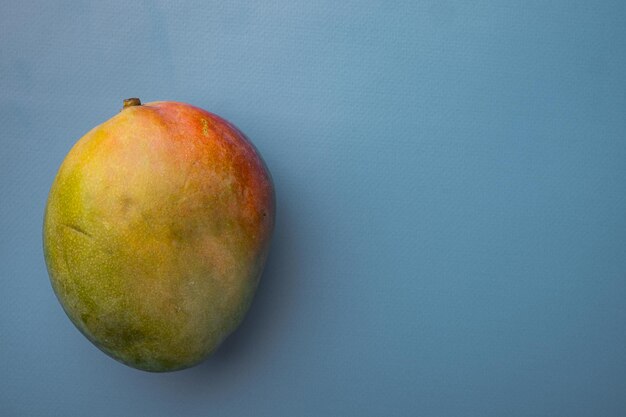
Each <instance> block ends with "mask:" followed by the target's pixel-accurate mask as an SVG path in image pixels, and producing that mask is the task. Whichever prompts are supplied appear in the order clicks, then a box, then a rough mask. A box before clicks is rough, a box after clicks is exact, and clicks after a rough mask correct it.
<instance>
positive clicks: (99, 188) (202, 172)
mask: <svg viewBox="0 0 626 417" xmlns="http://www.w3.org/2000/svg"><path fill="white" fill-rule="evenodd" d="M274 216H275V197H274V187H273V184H272V180H271V177H270V174H269V172H268V170H267V167H266V166H265V164H264V162H263V160H262V159H261V157H260V155H259V154H258V152H257V151H256V149H255V148H254V147H253V145H252V144H251V143H250V142H249V141H248V140H247V138H246V137H245V136H244V135H243V134H242V133H241V132H240V131H239V130H237V128H235V127H234V126H233V125H231V124H230V123H228V122H227V121H225V120H224V119H222V118H220V117H218V116H216V115H214V114H211V113H209V112H206V111H204V110H202V109H199V108H197V107H194V106H191V105H188V104H184V103H177V102H165V101H162V102H153V103H147V104H145V105H141V106H131V107H127V108H124V109H123V110H122V111H121V112H120V113H118V114H117V115H116V116H114V117H113V118H111V119H110V120H108V121H107V122H105V123H103V124H101V125H100V126H97V127H96V128H94V129H92V130H91V131H90V132H88V133H87V134H86V135H85V136H84V137H83V138H81V139H80V140H79V141H78V142H77V143H76V144H75V146H74V147H73V148H72V150H71V151H70V152H69V154H68V155H67V157H66V159H65V160H64V162H63V164H62V165H61V167H60V169H59V172H58V174H57V176H56V178H55V180H54V183H53V185H52V187H51V190H50V194H49V197H48V202H47V205H46V210H45V216H44V227H43V244H44V255H45V260H46V265H47V268H48V273H49V276H50V281H51V283H52V288H53V289H54V292H55V294H56V296H57V298H58V300H59V301H60V303H61V305H62V307H63V309H64V310H65V312H66V313H67V315H68V317H69V318H70V319H71V321H72V322H73V323H74V324H75V325H76V327H77V328H78V329H79V330H80V331H81V332H82V333H83V334H84V335H85V336H86V337H87V338H88V339H89V340H90V341H91V342H92V343H94V344H95V345H96V346H97V347H98V348H99V349H101V350H102V351H103V352H105V353H106V354H108V355H110V356H111V357H113V358H114V359H116V360H118V361H120V362H122V363H124V364H126V365H129V366H131V367H134V368H137V369H142V370H146V371H154V372H164V371H173V370H178V369H183V368H187V367H190V366H193V365H195V364H197V363H199V362H201V361H202V360H203V359H205V358H206V357H207V356H208V355H210V354H211V353H212V352H214V351H215V349H216V348H217V347H218V346H219V344H220V343H221V342H222V341H223V340H224V339H225V338H226V337H227V336H228V335H229V334H230V333H231V332H232V331H233V330H234V329H235V328H236V327H237V326H238V325H239V323H240V322H241V320H242V319H243V317H244V315H245V313H246V311H247V310H248V307H249V305H250V303H251V300H252V298H253V295H254V292H255V290H256V288H257V284H258V282H259V278H260V275H261V272H262V270H263V265H264V263H265V260H266V257H267V254H268V250H269V245H270V240H271V235H272V232H273V228H274V219H275V217H274Z"/></svg>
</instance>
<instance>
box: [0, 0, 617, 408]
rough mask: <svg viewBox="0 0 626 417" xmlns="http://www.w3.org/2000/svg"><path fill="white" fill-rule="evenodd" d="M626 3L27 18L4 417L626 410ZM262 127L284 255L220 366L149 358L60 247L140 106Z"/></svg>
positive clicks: (9, 105) (133, 6) (10, 123)
mask: <svg viewBox="0 0 626 417" xmlns="http://www.w3.org/2000/svg"><path fill="white" fill-rule="evenodd" d="M625 19H626V3H625V2H623V1H596V2H591V1H552V2H545V1H517V2H513V1H472V2H469V1H452V0H445V1H406V2H400V1H369V2H355V1H342V2H336V1H277V2H254V3H252V2H239V1H229V2H207V1H179V2H168V1H159V2H148V1H140V2H126V1H102V2H88V1H69V0H65V1H61V0H54V1H46V2H33V1H25V0H9V1H3V2H2V4H1V5H0V91H1V93H0V135H1V136H0V138H1V143H0V145H1V146H0V187H1V188H0V196H2V197H1V198H0V204H1V205H0V239H1V240H0V250H1V262H0V415H3V416H7V417H8V416H87V415H89V416H141V415H149V416H173V415H181V416H182V415H190V416H252V415H254V416H326V415H328V416H383V415H384V416H409V415H422V416H464V417H465V416H568V417H574V416H592V415H593V416H623V415H626V395H625V394H624V393H625V392H626V302H625V300H626V198H625V197H626V194H625V192H626V118H625V115H626V25H625V23H624V22H625ZM132 96H138V97H141V98H142V100H144V101H153V100H178V101H184V102H189V103H191V104H195V105H198V106H200V107H203V108H205V109H207V110H210V111H213V112H215V113H218V114H220V115H222V116H224V117H226V118H227V119H229V120H231V121H232V122H233V123H235V124H236V125H237V126H239V127H240V128H241V129H242V130H243V131H244V132H246V133H247V135H248V136H249V137H250V138H251V139H252V141H253V142H254V143H255V144H256V146H257V147H258V148H259V150H260V151H261V153H262V155H263V156H264V158H265V160H266V162H267V164H268V166H269V167H270V170H271V172H272V174H273V176H274V180H275V185H276V189H277V195H278V218H277V227H276V234H275V240H274V243H273V247H272V253H271V256H270V258H269V261H268V265H267V268H266V271H265V274H264V276H263V280H262V283H261V286H260V288H259V291H258V293H257V297H256V299H255V302H254V304H253V306H252V309H251V311H250V313H249V315H248V317H247V319H246V320H245V322H244V324H243V325H242V327H241V328H240V329H239V330H238V331H237V332H236V333H235V334H234V335H233V336H232V337H231V338H230V339H228V341H227V342H226V343H225V344H224V345H223V346H222V348H221V349H220V350H219V352H218V353H217V354H216V355H215V356H214V357H212V358H211V359H209V360H208V361H206V362H204V363H203V364H202V365H200V366H198V367H196V368H193V369H189V370H186V371H182V372H177V373H172V374H149V373H144V372H140V371H136V370H133V369H130V368H127V367H125V366H123V365H121V364H119V363H117V362H115V361H113V360H112V359H110V358H108V357H107V356H105V355H104V354H102V353H101V352H100V351H98V350H97V349H96V348H95V347H93V346H92V345H91V344H90V343H89V342H87V340H86V339H84V338H83V336H82V335H80V333H79V332H78V331H77V330H76V329H75V328H74V327H73V325H72V324H71V323H70V321H69V320H68V319H67V318H66V317H65V315H64V313H63V311H62V310H61V307H60V306H59V304H58V303H57V301H56V299H55V297H54V295H53V292H52V289H51V287H50V284H49V281H48V277H47V273H46V270H45V265H44V261H43V255H42V248H41V246H42V245H41V227H42V216H43V209H44V204H45V201H46V197H47V193H48V190H49V187H50V185H51V183H52V180H53V178H54V175H55V173H56V170H57V169H58V167H59V165H60V164H61V162H62V160H63V158H64V156H65V155H66V153H67V152H68V151H69V149H70V147H71V146H72V144H73V143H74V142H75V141H76V140H77V139H78V138H79V137H81V136H82V135H83V134H84V133H85V132H87V131H88V130H89V129H91V128H92V127H94V126H96V125H97V124H99V123H101V122H103V121H105V120H107V119H108V118H109V117H111V116H112V115H114V114H115V113H116V112H117V111H118V110H119V109H120V108H121V104H122V99H123V98H126V97H132Z"/></svg>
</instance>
